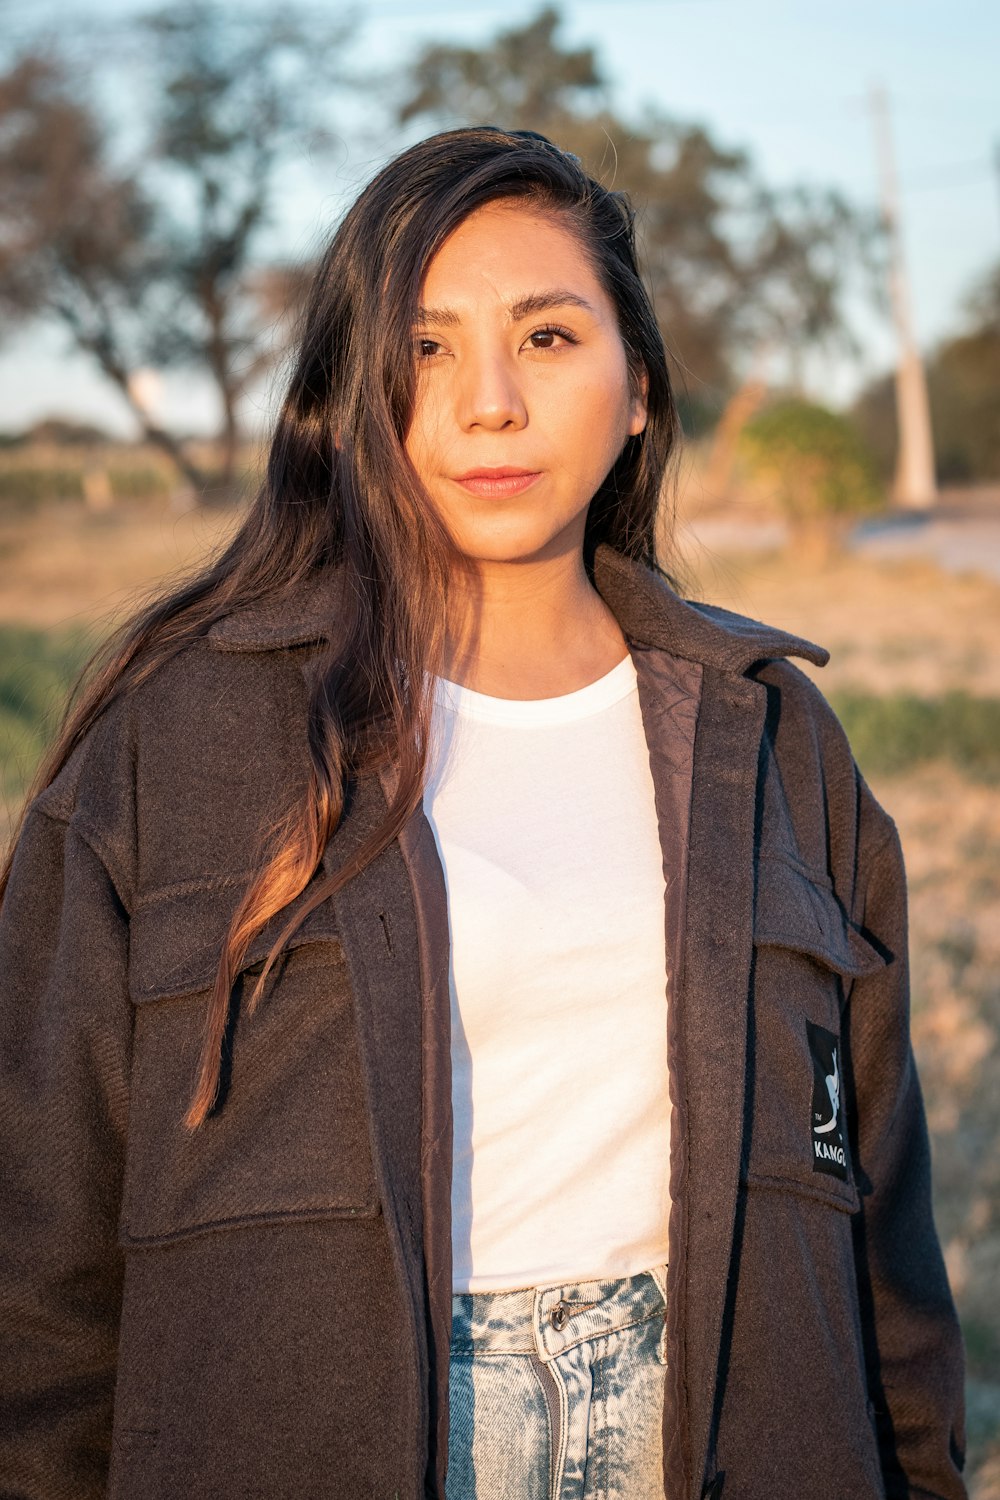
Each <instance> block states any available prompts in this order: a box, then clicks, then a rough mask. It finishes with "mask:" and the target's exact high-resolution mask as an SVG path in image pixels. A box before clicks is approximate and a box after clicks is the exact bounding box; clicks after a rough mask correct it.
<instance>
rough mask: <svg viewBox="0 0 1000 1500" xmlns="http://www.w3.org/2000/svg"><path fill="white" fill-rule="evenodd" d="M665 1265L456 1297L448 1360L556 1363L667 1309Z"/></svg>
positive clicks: (464, 1294) (453, 1306) (458, 1293)
mask: <svg viewBox="0 0 1000 1500" xmlns="http://www.w3.org/2000/svg"><path fill="white" fill-rule="evenodd" d="M666 1284H667V1268H666V1265H661V1266H653V1267H651V1268H650V1270H648V1271H638V1272H636V1274H635V1275H633V1276H624V1277H612V1278H608V1279H604V1280H599V1281H567V1282H563V1283H561V1284H557V1285H552V1286H536V1287H520V1288H518V1289H517V1290H516V1291H509V1292H457V1293H455V1295H454V1296H453V1297H452V1325H451V1326H452V1335H451V1352H452V1354H484V1353H495V1354H501V1353H502V1354H537V1355H538V1356H539V1358H541V1359H554V1358H555V1357H556V1356H557V1355H559V1354H563V1353H564V1352H565V1351H566V1350H567V1349H571V1348H573V1346H574V1345H576V1344H579V1343H582V1342H583V1341H584V1340H585V1339H592V1338H596V1337H599V1336H600V1335H601V1334H605V1333H614V1332H616V1331H617V1330H619V1329H621V1328H628V1327H630V1326H632V1325H633V1324H635V1323H642V1322H644V1321H645V1320H646V1319H647V1318H652V1317H656V1316H657V1315H658V1314H662V1313H663V1312H664V1311H665V1309H666V1305H667V1304H666Z"/></svg>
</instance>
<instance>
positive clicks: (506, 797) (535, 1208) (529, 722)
mask: <svg viewBox="0 0 1000 1500" xmlns="http://www.w3.org/2000/svg"><path fill="white" fill-rule="evenodd" d="M424 808H425V811H426V813H427V817H428V819H429V821H430V824H431V827H432V828H433V830H434V836H435V839H436V841H437V847H438V852H439V854H440V856H441V861H442V864H443V866H444V873H445V882H446V885H447V891H448V911H449V924H450V932H451V955H452V958H451V1024H452V1047H451V1054H452V1094H453V1106H454V1120H455V1126H454V1175H453V1183H452V1249H453V1262H454V1264H453V1276H454V1289H455V1291H495V1290H503V1289H509V1288H513V1287H523V1286H535V1285H540V1284H545V1283H551V1282H558V1281H566V1280H570V1279H592V1278H597V1277H602V1276H607V1277H611V1276H615V1277H617V1276H628V1275H631V1274H633V1273H634V1272H636V1271H640V1270H646V1269H648V1268H649V1267H650V1266H654V1265H659V1264H661V1263H662V1262H664V1261H665V1260H666V1257H667V1213H668V1206H669V1204H668V1158H669V1128H670V1115H669V1101H668V1095H667V1040H666V980H667V970H666V961H665V947H664V945H665V934H664V872H663V854H662V851H661V849H660V843H659V835H658V832H657V822H656V811H655V807H654V801H653V782H652V776H651V774H650V769H649V756H648V752H647V746H646V739H645V734H644V731H643V725H642V719H641V716H640V712H639V699H638V692H637V688H636V676H635V667H634V665H633V663H632V658H631V657H630V656H627V657H626V658H625V659H624V660H623V661H622V662H620V663H619V664H618V666H616V667H614V668H613V669H612V670H611V671H610V672H609V673H607V675H606V676H604V677H601V678H599V679H598V681H596V682H592V683H590V684H589V685H588V686H587V687H584V688H581V689H580V690H579V691H578V692H575V693H568V694H565V695H564V696H562V697H558V698H543V699H533V700H526V701H525V700H512V699H507V698H492V697H488V696H486V695H485V694H482V693H476V692H473V691H471V690H470V689H467V688H462V687H459V686H457V685H456V684H454V683H450V682H446V681H445V680H444V679H441V678H439V679H437V681H436V682H435V708H434V719H433V726H432V743H431V756H430V764H429V767H428V778H427V784H426V790H425V793H424Z"/></svg>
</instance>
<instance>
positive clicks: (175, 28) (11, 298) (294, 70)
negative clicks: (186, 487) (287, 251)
mask: <svg viewBox="0 0 1000 1500" xmlns="http://www.w3.org/2000/svg"><path fill="white" fill-rule="evenodd" d="M349 35H350V28H349V26H348V24H347V23H345V22H343V21H341V20H332V21H327V20H323V19H319V18H317V16H316V14H315V13H314V12H313V11H311V10H310V11H309V12H308V13H307V12H306V11H299V10H298V9H297V7H296V6H295V5H294V4H288V5H285V6H283V7H282V8H281V9H280V11H272V10H270V9H269V8H266V9H263V10H257V9H250V10H247V9H240V10H234V9H233V8H232V7H229V6H226V5H223V4H220V3H217V0H194V3H188V4H183V5H179V6H172V7H169V8H167V9H163V10H157V11H154V12H151V13H147V14H144V15H142V16H140V17H139V18H138V19H137V20H135V21H134V22H133V23H132V32H131V36H130V38H129V39H128V41H129V42H130V43H131V47H132V51H133V52H134V55H135V65H136V70H137V71H141V72H142V74H143V83H144V86H143V89H142V104H143V108H144V111H145V118H144V121H143V123H144V126H145V140H144V142H143V145H142V147H141V149H140V150H139V151H138V152H137V153H136V154H135V157H134V159H133V161H132V163H131V165H130V166H129V167H128V168H122V169H116V168H115V167H113V166H112V164H111V147H110V139H109V137H110V132H109V130H108V128H107V127H106V125H105V124H104V123H103V121H102V118H101V116H100V115H99V113H98V112H97V110H96V109H95V108H94V107H93V105H92V104H90V103H89V102H88V100H87V98H86V96H85V95H84V93H83V92H82V89H81V87H80V86H79V84H78V81H77V74H76V73H75V72H73V71H71V69H70V68H69V66H68V65H67V64H66V63H65V62H62V61H60V59H59V57H58V56H57V55H55V54H53V53H50V54H48V55H46V54H45V53H40V52H38V51H36V52H35V53H32V52H30V51H29V52H28V53H27V54H26V55H23V56H22V57H21V58H19V59H18V60H16V61H15V62H14V64H13V65H12V66H11V67H10V69H9V70H8V72H7V74H6V76H4V77H3V78H2V79H0V189H3V190H4V192H3V197H4V202H5V204H6V206H5V208H4V209H3V211H2V212H0V315H2V316H3V318H4V321H5V322H6V323H8V324H11V323H13V322H15V321H18V320H24V319H26V318H29V317H32V316H36V315H38V314H45V313H48V314H54V315H55V316H56V317H57V318H58V319H60V320H61V321H62V323H63V324H64V326H66V327H67V328H68V329H69V331H70V333H71V334H72V336H73V339H74V340H75V342H76V344H77V345H78V346H79V347H80V348H81V349H83V350H84V351H86V352H87V353H88V354H90V355H92V356H93V357H94V358H95V359H96V360H97V362H98V364H99V365H100V367H101V369H102V370H103V372H104V373H105V375H107V376H108V377H109V378H110V379H111V380H113V381H114V383H115V384H116V385H117V386H118V388H119V390H120V391H121V392H122V394H123V396H124V397H125V399H126V401H128V403H129V405H130V406H131V408H132V410H133V412H134V413H135V416H136V418H137V420H138V422H139V424H140V426H141V428H142V430H143V432H144V434H145V435H146V436H147V438H149V439H150V440H152V441H153V442H156V443H157V444H159V446H160V447H162V448H164V449H166V451H167V452H169V453H170V455H171V457H172V458H173V459H174V460H175V462H176V463H177V465H178V467H179V468H180V469H181V471H182V473H183V474H184V475H185V476H186V478H187V479H188V480H189V481H190V482H192V483H193V484H195V485H196V486H198V487H201V486H202V485H203V483H204V480H205V475H204V474H202V473H201V472H200V471H199V470H198V469H197V468H196V467H195V465H194V464H193V463H192V461H191V460H190V458H189V457H188V456H187V454H186V453H185V450H184V448H183V445H182V444H181V443H180V442H179V441H178V440H177V439H176V438H175V437H173V436H172V435H171V434H170V433H168V432H166V431H164V430H163V429H162V428H161V427H160V426H159V424H158V423H157V422H156V420H155V417H154V415H153V414H152V413H151V412H150V411H149V410H148V408H147V406H146V404H145V403H144V401H143V399H142V389H141V382H140V383H137V381H136V375H137V373H138V371H140V370H141V369H144V368H147V367H153V368H156V369H167V368H180V369H207V370H208V372H209V373H210V375H211V377H212V379H213V381H214V383H215V386H216V389H217V391H218V397H219V402H220V406H221V411H222V422H221V432H220V446H221V465H220V467H221V479H222V481H223V483H224V484H226V485H228V484H229V483H231V481H232V479H233V477H234V474H235V466H236V462H237V447H238V441H239V431H238V421H237V411H238V405H239V401H240V398H241V396H242V394H243V393H244V391H245V390H246V389H247V387H248V386H249V385H250V384H251V382H253V381H254V380H255V379H256V378H257V377H258V376H259V375H260V374H261V373H262V372H263V371H264V370H265V369H266V368H267V366H268V364H269V363H270V362H271V360H272V359H273V358H274V356H275V353H276V352H280V351H277V350H276V349H275V347H274V343H275V341H274V339H273V337H272V330H273V324H274V321H275V319H276V317H277V316H279V307H278V303H279V301H280V298H281V296H282V294H284V295H285V296H294V295H296V294H298V293H299V292H300V290H301V277H300V275H299V274H298V273H297V271H296V270H295V268H293V267H289V266H282V265H278V266H270V267H269V266H267V265H262V264H261V263H260V245H261V240H262V237H263V232H264V231H265V230H266V229H267V228H268V227H269V225H270V222H271V219H272V217H273V207H274V202H275V198H276V195H277V191H278V189H279V187H280V180H281V175H282V172H283V169H284V168H285V166H286V165H287V164H288V162H289V161H292V160H298V159H301V157H302V155H303V153H304V152H305V151H307V150H312V151H321V150H322V149H324V148H325V147H327V146H329V145H330V144H331V143H332V140H333V137H332V135H331V133H330V131H329V130H328V128H327V126H326V120H327V117H328V114H329V101H330V96H331V89H332V87H333V86H334V85H335V84H339V83H342V82H344V81H345V71H344V68H343V57H344V51H345V47H346V43H347V40H348V37H349ZM286 307H287V304H284V306H283V307H282V308H281V309H280V311H283V310H285V308H286Z"/></svg>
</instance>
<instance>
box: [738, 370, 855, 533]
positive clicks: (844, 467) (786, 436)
mask: <svg viewBox="0 0 1000 1500" xmlns="http://www.w3.org/2000/svg"><path fill="white" fill-rule="evenodd" d="M741 446H742V450H743V454H744V457H745V459H746V461H747V463H748V465H749V468H750V470H751V472H752V473H753V475H754V476H755V477H756V478H758V479H760V480H762V481H764V482H765V483H766V484H768V485H769V486H770V487H771V488H772V489H773V492H774V494H775V496H776V498H777V499H778V501H779V502H780V504H781V506H782V508H783V510H784V511H785V513H786V515H787V516H788V518H789V520H791V521H792V522H800V523H801V522H809V521H821V520H832V519H835V518H841V517H843V518H846V517H850V516H855V515H860V514H863V513H865V512H867V511H872V510H877V509H878V508H879V506H880V505H881V504H882V503H883V501H884V495H883V492H882V489H881V487H880V485H879V481H878V475H877V473H876V468H875V462H874V459H873V457H872V455H871V453H870V452H869V450H868V448H867V447H866V445H865V443H864V440H863V439H862V437H861V435H860V433H859V432H858V430H857V429H856V428H855V427H854V426H853V425H852V423H851V422H850V421H849V419H848V418H847V417H842V416H839V415H838V414H837V413H836V412H832V411H828V410H827V409H826V407H823V406H816V405H814V404H812V403H811V402H809V401H801V400H798V399H791V398H790V399H787V400H783V401H778V402H775V403H774V404H773V405H771V406H768V407H766V408H765V409H764V410H763V411H762V412H760V413H759V415H758V416H756V417H754V418H753V419H752V420H751V421H750V422H748V423H747V425H746V427H745V428H744V429H743V434H742V438H741Z"/></svg>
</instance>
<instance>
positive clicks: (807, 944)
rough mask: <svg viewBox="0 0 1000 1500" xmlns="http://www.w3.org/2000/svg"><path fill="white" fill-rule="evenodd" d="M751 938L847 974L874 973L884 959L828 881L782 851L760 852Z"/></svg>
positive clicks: (849, 976)
mask: <svg viewBox="0 0 1000 1500" xmlns="http://www.w3.org/2000/svg"><path fill="white" fill-rule="evenodd" d="M754 942H755V943H756V944H757V945H758V946H760V947H769V948H792V949H795V950H796V951H797V952H800V953H806V954H808V955H809V957H810V958H813V959H815V960H816V962H817V963H820V964H823V965H824V966H825V967H826V968H828V969H833V970H834V972H835V973H837V974H842V975H843V976H844V977H845V978H848V979H858V978H860V977H861V976H862V975H864V974H874V973H875V972H876V971H877V970H878V969H882V968H884V967H885V965H886V963H887V959H886V958H885V956H884V955H883V954H882V953H880V952H879V951H878V949H877V948H875V947H873V946H872V944H871V943H870V942H869V941H868V940H867V938H865V937H863V936H862V934H861V933H860V932H859V931H858V929H857V928H856V927H855V926H854V925H853V924H852V923H851V922H850V920H849V919H848V917H847V914H846V912H845V911H844V909H843V907H842V906H841V904H840V902H839V901H838V900H837V897H836V895H835V893H834V890H833V886H832V883H831V882H830V880H829V879H828V878H827V877H826V876H825V875H821V874H819V873H818V872H816V871H814V870H808V869H807V868H806V867H805V866H804V865H800V864H798V863H796V862H795V861H793V860H792V859H790V858H789V857H788V856H787V855H784V854H767V853H762V854H761V856H760V872H759V875H758V880H757V899H756V906H755V910H754Z"/></svg>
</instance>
